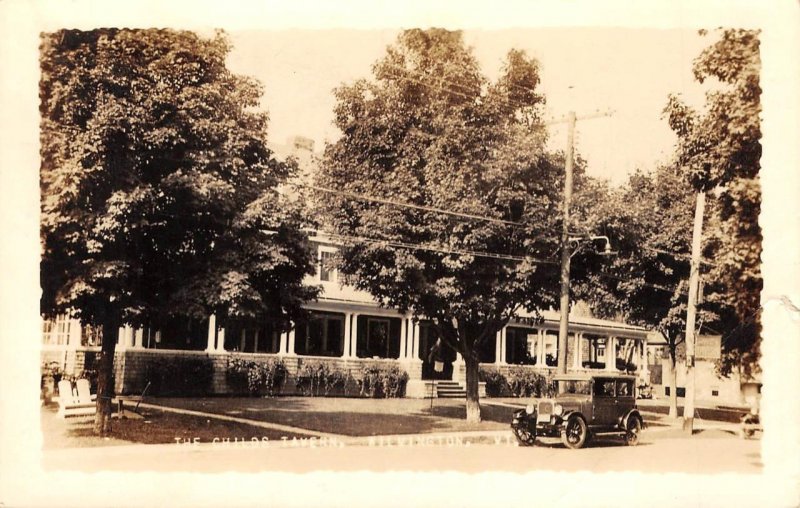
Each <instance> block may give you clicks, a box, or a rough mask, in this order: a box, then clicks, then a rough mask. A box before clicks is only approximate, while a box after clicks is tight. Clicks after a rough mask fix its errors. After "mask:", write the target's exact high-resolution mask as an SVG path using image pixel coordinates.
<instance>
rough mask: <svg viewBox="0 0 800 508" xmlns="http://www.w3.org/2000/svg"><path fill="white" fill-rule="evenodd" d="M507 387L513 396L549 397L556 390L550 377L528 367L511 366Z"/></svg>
mask: <svg viewBox="0 0 800 508" xmlns="http://www.w3.org/2000/svg"><path fill="white" fill-rule="evenodd" d="M508 388H509V390H510V391H511V394H512V395H513V396H514V397H550V396H552V395H553V394H554V393H555V392H556V388H555V384H554V382H553V381H552V380H551V379H549V378H548V377H546V376H544V375H542V374H539V373H538V372H533V371H531V370H530V369H521V368H516V369H514V368H512V369H511V370H510V371H509V373H508ZM487 390H488V388H487Z"/></svg>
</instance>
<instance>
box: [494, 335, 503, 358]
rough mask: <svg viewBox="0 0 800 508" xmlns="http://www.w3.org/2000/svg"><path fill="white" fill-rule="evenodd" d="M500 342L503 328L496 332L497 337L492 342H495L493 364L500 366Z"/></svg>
mask: <svg viewBox="0 0 800 508" xmlns="http://www.w3.org/2000/svg"><path fill="white" fill-rule="evenodd" d="M502 340H503V328H501V329H499V330H498V331H497V335H495V339H494V342H495V344H494V364H495V365H500V364H501V363H502V360H501V358H500V354H501V353H502V345H501V344H500V341H502Z"/></svg>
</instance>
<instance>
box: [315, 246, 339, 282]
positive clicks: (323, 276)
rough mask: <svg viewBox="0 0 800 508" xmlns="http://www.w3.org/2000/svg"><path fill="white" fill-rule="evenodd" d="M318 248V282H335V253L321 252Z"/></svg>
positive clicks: (321, 249) (329, 251) (321, 248)
mask: <svg viewBox="0 0 800 508" xmlns="http://www.w3.org/2000/svg"><path fill="white" fill-rule="evenodd" d="M323 249H324V248H323V247H320V251H319V280H321V281H323V282H336V280H337V278H338V277H337V273H336V268H335V267H334V261H333V260H334V256H335V253H334V252H333V251H331V250H323Z"/></svg>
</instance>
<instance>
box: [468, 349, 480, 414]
mask: <svg viewBox="0 0 800 508" xmlns="http://www.w3.org/2000/svg"><path fill="white" fill-rule="evenodd" d="M464 365H465V367H466V369H467V422H470V423H478V422H480V421H481V404H480V401H479V395H478V381H479V363H478V360H477V359H476V358H473V355H471V354H467V355H464Z"/></svg>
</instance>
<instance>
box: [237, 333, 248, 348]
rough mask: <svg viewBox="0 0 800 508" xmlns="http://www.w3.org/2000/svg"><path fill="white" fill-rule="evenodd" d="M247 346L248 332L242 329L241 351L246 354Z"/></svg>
mask: <svg viewBox="0 0 800 508" xmlns="http://www.w3.org/2000/svg"><path fill="white" fill-rule="evenodd" d="M245 345H247V330H245V329H244V328H242V331H241V333H240V334H239V351H241V352H244V347H245Z"/></svg>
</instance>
